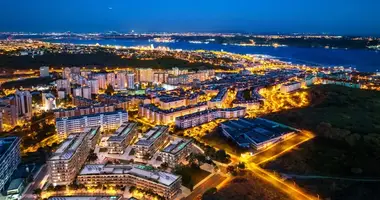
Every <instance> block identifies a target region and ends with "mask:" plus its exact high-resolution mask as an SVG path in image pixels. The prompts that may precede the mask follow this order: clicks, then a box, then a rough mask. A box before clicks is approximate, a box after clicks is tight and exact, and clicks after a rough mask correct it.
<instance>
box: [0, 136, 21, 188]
mask: <svg viewBox="0 0 380 200" xmlns="http://www.w3.org/2000/svg"><path fill="white" fill-rule="evenodd" d="M20 143H21V139H20V138H18V137H5V138H0V152H1V154H0V190H3V188H4V186H5V184H6V183H7V181H8V180H9V178H10V177H11V176H12V174H13V172H14V171H15V170H16V169H17V166H18V165H19V164H20V162H21V154H20Z"/></svg>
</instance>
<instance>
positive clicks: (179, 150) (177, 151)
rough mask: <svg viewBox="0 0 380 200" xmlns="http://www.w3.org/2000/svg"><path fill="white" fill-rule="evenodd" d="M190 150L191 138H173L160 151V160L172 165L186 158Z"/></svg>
mask: <svg viewBox="0 0 380 200" xmlns="http://www.w3.org/2000/svg"><path fill="white" fill-rule="evenodd" d="M191 150H192V145H191V140H189V139H184V138H175V139H174V140H173V141H171V142H170V143H169V145H167V146H166V147H165V148H164V149H162V150H161V151H160V156H161V159H162V162H165V163H167V164H169V166H171V167H174V166H175V165H177V164H178V163H179V161H181V160H182V159H184V158H186V157H187V156H188V155H189V154H190V153H191Z"/></svg>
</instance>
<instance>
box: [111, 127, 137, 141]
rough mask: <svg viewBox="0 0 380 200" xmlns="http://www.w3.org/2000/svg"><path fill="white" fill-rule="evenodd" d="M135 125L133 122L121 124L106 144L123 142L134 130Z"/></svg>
mask: <svg viewBox="0 0 380 200" xmlns="http://www.w3.org/2000/svg"><path fill="white" fill-rule="evenodd" d="M136 126H137V124H136V123H133V122H126V123H123V124H122V125H121V126H120V127H119V128H118V129H117V130H116V131H115V133H114V134H113V135H112V136H111V137H109V138H108V140H107V141H108V142H112V141H115V142H119V141H122V140H124V139H125V138H126V137H127V136H128V135H129V134H130V133H131V132H132V131H133V130H134V129H135V128H136Z"/></svg>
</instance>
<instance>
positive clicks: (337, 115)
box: [262, 85, 380, 199]
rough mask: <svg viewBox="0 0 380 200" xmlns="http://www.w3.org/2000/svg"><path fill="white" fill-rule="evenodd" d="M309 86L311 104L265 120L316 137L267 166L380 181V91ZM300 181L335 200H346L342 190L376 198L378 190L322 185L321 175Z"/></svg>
mask: <svg viewBox="0 0 380 200" xmlns="http://www.w3.org/2000/svg"><path fill="white" fill-rule="evenodd" d="M308 90H309V96H310V99H311V105H310V106H308V107H305V108H299V109H294V110H286V111H283V112H278V113H272V114H270V115H267V116H265V118H268V119H271V120H274V121H277V122H280V123H284V124H287V125H290V126H293V127H295V128H301V129H307V130H310V131H313V132H314V133H315V134H316V135H317V137H316V138H314V139H312V140H310V141H307V142H306V143H304V144H302V145H300V146H299V147H298V148H296V149H294V150H292V151H290V152H289V153H287V154H285V155H283V156H281V157H279V158H277V159H276V160H274V161H271V162H269V163H266V164H265V165H263V166H262V167H264V168H267V169H270V170H276V171H277V172H279V173H288V174H298V175H321V176H334V177H349V178H371V179H379V178H380V170H378V169H379V168H378V166H380V112H379V111H380V93H379V92H376V91H367V90H360V89H352V88H347V87H343V86H330V85H321V86H315V87H312V88H310V89H308ZM295 181H296V182H297V183H299V184H300V186H301V187H305V188H306V189H307V190H308V189H311V190H312V191H313V192H314V193H316V194H321V195H322V196H323V197H335V198H333V199H345V197H347V196H346V195H343V194H350V195H351V196H352V197H358V196H359V197H362V198H356V199H373V198H371V195H370V194H373V195H375V194H376V190H373V189H371V188H372V187H375V186H373V184H372V185H371V184H364V183H361V182H359V183H352V182H348V181H332V180H325V182H328V183H326V185H329V187H327V186H326V185H325V187H319V186H318V185H320V184H321V180H319V179H312V180H307V181H306V180H295ZM322 185H323V184H322ZM353 185H358V188H357V190H352V187H353ZM359 185H360V187H359ZM367 186H368V188H367ZM331 188H333V189H331ZM375 196H376V195H375ZM340 197H342V198H340ZM346 199H353V198H346ZM354 199H355V198H354Z"/></svg>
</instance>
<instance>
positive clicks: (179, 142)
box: [162, 138, 191, 154]
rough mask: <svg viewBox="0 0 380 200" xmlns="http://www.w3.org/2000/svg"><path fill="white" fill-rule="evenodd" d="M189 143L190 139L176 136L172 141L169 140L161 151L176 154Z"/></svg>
mask: <svg viewBox="0 0 380 200" xmlns="http://www.w3.org/2000/svg"><path fill="white" fill-rule="evenodd" d="M189 144H191V140H188V139H184V138H176V139H175V140H174V141H172V142H170V144H169V145H168V146H166V147H165V148H164V149H163V150H162V151H163V152H165V153H170V154H176V153H178V152H180V151H181V150H182V149H184V148H185V147H186V146H187V145H189Z"/></svg>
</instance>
